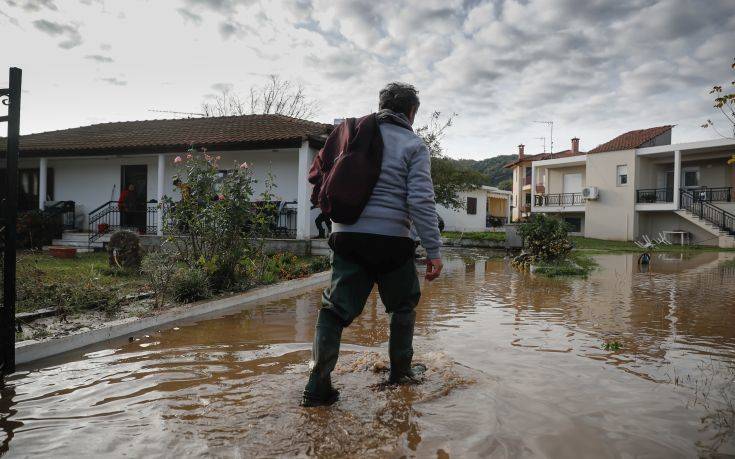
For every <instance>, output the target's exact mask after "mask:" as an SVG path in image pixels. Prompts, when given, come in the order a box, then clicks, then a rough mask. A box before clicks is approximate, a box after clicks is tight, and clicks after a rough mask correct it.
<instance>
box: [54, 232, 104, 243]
mask: <svg viewBox="0 0 735 459" xmlns="http://www.w3.org/2000/svg"><path fill="white" fill-rule="evenodd" d="M89 236H91V234H90V233H78V232H75V233H72V232H66V233H63V234H62V235H61V240H63V241H69V242H86V241H88V240H89ZM97 240H98V241H102V242H108V241H109V240H110V235H109V234H103V235H102V236H100V237H99V238H98V239H97Z"/></svg>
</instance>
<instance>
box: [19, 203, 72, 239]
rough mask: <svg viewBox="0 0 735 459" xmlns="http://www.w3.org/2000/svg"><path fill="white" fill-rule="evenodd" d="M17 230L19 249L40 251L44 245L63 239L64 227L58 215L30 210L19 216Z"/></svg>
mask: <svg viewBox="0 0 735 459" xmlns="http://www.w3.org/2000/svg"><path fill="white" fill-rule="evenodd" d="M16 230H17V232H18V245H19V247H21V248H22V247H25V248H30V249H40V248H41V247H43V246H44V245H50V244H51V242H52V240H53V239H55V238H58V237H61V233H62V231H63V226H62V224H61V218H60V217H59V216H58V215H54V216H51V215H49V214H47V213H45V212H42V211H40V210H29V211H27V212H23V213H21V214H20V215H18V220H17V225H16Z"/></svg>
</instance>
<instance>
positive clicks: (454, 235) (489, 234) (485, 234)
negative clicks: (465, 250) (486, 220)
mask: <svg viewBox="0 0 735 459" xmlns="http://www.w3.org/2000/svg"><path fill="white" fill-rule="evenodd" d="M442 236H443V237H445V238H447V239H471V240H475V241H504V240H505V233H502V232H495V231H472V232H467V233H465V232H462V231H444V232H443V233H442Z"/></svg>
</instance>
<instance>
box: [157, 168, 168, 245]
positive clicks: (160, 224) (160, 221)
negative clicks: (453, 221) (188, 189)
mask: <svg viewBox="0 0 735 459" xmlns="http://www.w3.org/2000/svg"><path fill="white" fill-rule="evenodd" d="M157 172H158V181H157V182H156V199H157V200H158V212H156V233H157V234H158V235H159V236H162V235H163V209H162V208H161V202H162V200H163V197H164V193H163V182H164V180H166V155H163V154H160V155H158V170H157Z"/></svg>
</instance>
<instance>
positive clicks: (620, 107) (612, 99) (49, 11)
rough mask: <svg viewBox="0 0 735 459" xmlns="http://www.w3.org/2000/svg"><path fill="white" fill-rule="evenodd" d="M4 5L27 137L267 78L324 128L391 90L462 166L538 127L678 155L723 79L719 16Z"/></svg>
mask: <svg viewBox="0 0 735 459" xmlns="http://www.w3.org/2000/svg"><path fill="white" fill-rule="evenodd" d="M5 3H6V4H8V5H9V8H8V9H7V13H5V12H4V13H3V16H4V17H5V18H7V19H8V20H14V21H15V23H16V24H17V25H18V27H7V26H6V27H0V42H3V43H7V42H23V43H24V47H23V48H24V49H23V50H22V51H20V50H9V51H8V52H7V53H5V55H4V56H3V59H6V58H7V59H8V60H9V61H12V62H14V63H15V62H17V63H18V64H22V66H23V67H24V70H25V72H26V73H25V75H26V78H25V79H24V80H25V81H26V84H27V88H28V89H29V90H32V92H31V94H29V95H28V97H26V99H25V100H24V104H27V105H25V106H24V108H25V107H28V108H29V111H27V112H26V113H32V115H29V116H27V117H26V118H25V119H24V124H23V128H24V130H27V131H28V132H30V131H38V130H46V129H58V128H63V127H68V126H73V125H79V124H84V123H85V122H88V121H87V120H88V119H89V117H94V118H95V119H106V120H124V119H143V118H147V117H150V116H151V113H150V112H148V109H151V108H155V109H168V110H177V111H195V110H197V109H198V107H199V105H200V103H201V101H202V99H203V98H204V97H205V96H206V95H207V94H211V93H212V92H218V91H220V90H221V89H224V88H227V89H229V90H231V91H232V92H234V93H238V94H246V93H247V91H248V89H249V88H250V87H251V86H254V85H260V84H262V83H263V82H264V81H265V79H266V78H267V75H269V74H279V75H280V76H281V77H282V78H284V79H289V80H293V81H294V82H296V83H301V84H303V85H304V87H305V89H306V91H307V92H308V93H309V94H310V95H311V96H313V97H314V98H316V99H317V100H318V102H319V106H320V110H319V117H320V119H321V120H322V121H331V120H332V119H333V118H336V117H344V116H350V115H360V114H363V113H366V112H368V111H370V110H374V109H376V108H377V107H376V104H377V92H378V90H379V89H380V87H382V86H383V85H384V84H385V83H386V82H388V81H393V80H398V81H409V82H411V83H413V84H415V85H416V86H417V87H418V88H419V90H420V93H421V98H422V110H421V112H420V116H424V117H425V116H426V115H428V114H429V113H430V112H431V111H432V110H441V111H443V112H457V113H459V114H460V116H459V117H458V118H457V121H456V123H455V125H454V126H453V127H452V129H451V130H450V131H449V134H448V136H447V138H446V141H447V151H448V152H449V153H450V154H451V155H454V156H465V157H467V156H473V157H485V156H489V155H492V154H498V153H508V152H513V151H515V146H516V145H517V144H518V143H526V144H528V145H533V144H534V140H533V139H534V138H535V137H539V136H541V135H547V133H546V130H545V128H543V127H542V126H540V125H536V124H534V123H533V121H534V120H537V119H553V120H554V121H555V137H556V142H555V143H556V144H557V145H560V146H565V147H566V145H567V143H568V138H571V137H572V136H580V137H581V138H582V146H583V147H585V148H591V147H594V146H595V145H597V144H599V143H601V142H603V141H605V140H608V137H609V136H611V135H615V134H616V133H619V132H622V131H625V130H629V129H636V128H642V127H647V126H652V125H658V124H665V123H671V124H678V127H677V128H676V130H675V131H674V136H675V139H679V140H690V139H695V138H702V137H706V136H710V135H713V134H712V133H711V132H709V131H705V130H702V129H699V127H698V125H699V124H700V121H701V120H703V119H705V118H707V117H709V116H712V111H711V101H710V100H709V98H710V97H709V95H708V94H707V92H708V88H709V87H711V86H712V85H713V84H717V83H723V82H725V81H730V80H731V77H730V80H728V77H729V76H730V75H731V74H730V73H729V72H730V71H729V63H730V61H731V59H732V57H733V56H732V43H733V42H735V3H733V2H732V1H731V0H709V1H708V2H707V6H706V7H702V3H701V2H699V1H695V0H629V1H626V2H611V1H607V0H588V1H585V2H580V1H576V0H528V1H522V2H521V1H516V0H493V1H482V0H407V1H403V2H395V1H388V0H274V1H265V0H263V1H257V0H177V1H176V2H150V1H145V0H128V1H126V2H125V3H118V2H106V3H101V2H98V3H95V4H94V7H92V6H90V5H85V4H79V3H71V2H69V3H67V2H57V1H50V0H35V1H31V0H28V1H21V0H10V1H9V0H5ZM87 3H89V4H91V3H92V2H87ZM121 15H122V16H121ZM120 17H124V19H120ZM0 19H2V18H0ZM49 38H53V40H50V39H49ZM58 47H62V48H64V49H66V50H68V51H67V52H64V53H59V50H58ZM100 50H102V51H100ZM4 52H5V50H4ZM6 56H7V57H6ZM101 64H104V65H101ZM48 68H53V69H54V70H55V71H54V72H53V73H52V74H51V73H49V72H48ZM102 72H104V73H102ZM110 75H117V76H110ZM121 75H124V77H122V76H121ZM58 87H65V88H67V89H68V91H62V92H60V91H58ZM79 94H83V96H81V97H80V96H79ZM72 98H73V100H72ZM100 100H104V101H105V102H106V103H105V104H104V107H105V109H104V110H105V111H104V112H103V113H100V112H99V111H100V104H99V101H100ZM62 113H63V116H62Z"/></svg>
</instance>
